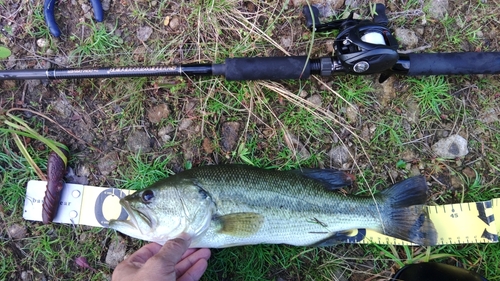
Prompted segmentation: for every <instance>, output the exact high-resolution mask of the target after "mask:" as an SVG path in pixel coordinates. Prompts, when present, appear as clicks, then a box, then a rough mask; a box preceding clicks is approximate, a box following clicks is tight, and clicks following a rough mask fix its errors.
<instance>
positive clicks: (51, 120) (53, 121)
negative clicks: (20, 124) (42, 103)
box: [7, 107, 102, 152]
mask: <svg viewBox="0 0 500 281" xmlns="http://www.w3.org/2000/svg"><path fill="white" fill-rule="evenodd" d="M16 110H18V111H27V112H30V113H33V114H36V115H38V116H40V117H42V118H45V119H46V120H48V121H50V122H52V123H53V124H55V125H57V126H58V127H59V128H61V129H62V130H63V131H64V132H65V133H67V134H68V135H70V136H72V137H73V138H75V139H77V140H79V141H81V142H83V143H85V144H86V145H88V146H89V147H91V148H92V149H95V150H96V151H98V152H102V151H101V150H100V149H99V148H97V147H95V146H93V145H92V144H90V143H88V142H86V141H84V140H83V139H81V138H79V137H77V136H76V135H75V134H73V132H71V131H69V130H68V129H66V128H64V127H63V126H61V125H60V124H59V123H57V122H56V121H55V120H53V119H52V118H50V117H48V116H47V115H45V114H42V113H40V112H36V111H34V110H31V109H27V108H19V107H14V108H11V109H9V110H7V113H10V112H11V111H16Z"/></svg>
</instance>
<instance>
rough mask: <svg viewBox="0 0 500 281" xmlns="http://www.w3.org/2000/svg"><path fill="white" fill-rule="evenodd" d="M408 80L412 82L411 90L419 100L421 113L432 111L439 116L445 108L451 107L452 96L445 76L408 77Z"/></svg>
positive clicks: (425, 113)
mask: <svg viewBox="0 0 500 281" xmlns="http://www.w3.org/2000/svg"><path fill="white" fill-rule="evenodd" d="M407 81H408V82H409V83H410V84H411V89H410V92H411V93H412V94H413V95H414V96H415V98H416V99H417V100H418V105H419V107H420V115H427V114H428V112H432V113H434V114H435V115H436V116H437V117H439V116H440V115H441V113H442V111H443V110H447V109H449V107H450V106H449V104H450V101H451V100H452V97H451V96H450V85H449V83H448V81H446V78H445V77H444V76H431V77H423V78H418V79H417V78H408V79H407Z"/></svg>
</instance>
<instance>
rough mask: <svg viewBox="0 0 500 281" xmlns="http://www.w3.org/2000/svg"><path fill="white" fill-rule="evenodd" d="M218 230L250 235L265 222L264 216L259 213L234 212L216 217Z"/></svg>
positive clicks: (232, 233) (241, 235)
mask: <svg viewBox="0 0 500 281" xmlns="http://www.w3.org/2000/svg"><path fill="white" fill-rule="evenodd" d="M215 220H216V222H217V224H218V227H219V229H218V232H220V233H224V234H227V235H232V236H239V237H245V236H250V235H252V234H254V233H256V232H257V231H259V229H260V227H261V226H262V224H263V223H264V216H262V215H261V214H258V213H234V214H227V215H223V216H219V217H217V218H215Z"/></svg>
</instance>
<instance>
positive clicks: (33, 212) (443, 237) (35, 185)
mask: <svg viewBox="0 0 500 281" xmlns="http://www.w3.org/2000/svg"><path fill="white" fill-rule="evenodd" d="M46 185H47V182H45V181H30V182H28V186H27V188H26V189H27V190H26V200H25V203H24V213H23V217H24V219H26V220H33V221H42V202H43V197H44V196H45V189H46ZM134 192H135V191H133V190H123V189H117V188H104V187H97V186H89V185H79V184H65V186H64V189H63V192H62V194H61V201H60V203H59V210H58V212H57V215H56V217H55V218H54V222H56V223H63V224H81V225H89V226H95V227H107V226H108V224H109V220H111V219H120V220H124V219H127V216H128V215H127V212H126V211H125V209H123V208H122V207H121V205H120V203H119V201H120V199H121V198H123V197H125V196H126V195H129V194H132V193H134ZM427 211H428V213H429V216H430V219H431V220H432V222H433V223H434V226H435V228H436V231H437V233H438V244H441V245H443V244H465V243H496V242H498V235H499V230H500V198H497V199H493V200H490V201H483V202H472V203H459V204H448V205H438V206H428V207H427ZM495 218H498V219H495ZM346 242H348V243H372V242H375V243H379V244H394V245H411V243H409V242H406V241H403V240H400V239H395V238H392V237H388V236H385V235H382V234H379V233H377V232H374V231H371V230H369V229H358V230H354V231H353V234H352V236H351V234H349V235H348V236H347V237H346Z"/></svg>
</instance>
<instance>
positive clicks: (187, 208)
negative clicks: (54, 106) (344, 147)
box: [110, 165, 436, 248]
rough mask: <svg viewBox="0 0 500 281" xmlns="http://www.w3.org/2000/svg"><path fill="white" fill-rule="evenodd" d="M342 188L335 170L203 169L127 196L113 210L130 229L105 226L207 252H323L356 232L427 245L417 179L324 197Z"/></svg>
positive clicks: (422, 192) (429, 237)
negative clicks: (260, 248) (119, 209)
mask: <svg viewBox="0 0 500 281" xmlns="http://www.w3.org/2000/svg"><path fill="white" fill-rule="evenodd" d="M337 183H338V185H337ZM350 183H351V181H350V179H349V177H348V176H346V175H345V174H344V173H342V172H338V171H335V170H319V169H306V170H294V171H276V170H265V169H258V168H254V167H249V166H245V165H220V166H204V167H199V168H194V169H191V170H187V171H184V172H182V173H179V174H177V175H175V176H171V177H169V178H167V179H164V180H161V181H159V182H157V183H155V184H153V185H152V186H151V187H149V188H147V189H145V190H143V191H140V192H137V193H135V194H133V195H129V196H127V197H126V198H124V199H123V200H122V201H121V203H122V204H123V205H124V207H125V208H126V210H127V212H129V214H130V217H131V219H130V221H126V222H123V221H112V222H111V223H110V227H111V228H114V229H117V230H118V231H122V232H124V233H125V234H128V235H131V236H133V237H137V238H140V239H145V240H150V241H155V242H159V243H164V242H165V241H166V240H168V239H172V238H175V237H176V236H178V235H179V234H180V233H181V232H187V233H189V234H191V235H192V236H193V237H194V239H193V243H192V245H191V246H192V247H210V248H223V247H231V246H238V245H249V244H261V243H267V244H282V243H284V244H289V245H297V246H301V245H331V244H334V243H338V242H339V239H341V238H340V237H342V235H341V234H342V233H346V232H348V231H350V230H353V229H357V228H369V229H374V230H376V231H379V232H382V233H386V234H391V235H393V236H394V237H397V238H404V239H406V240H409V241H412V242H416V243H418V244H425V245H428V244H433V243H435V236H436V234H435V230H434V229H433V226H432V222H430V220H429V219H428V216H427V215H426V214H425V213H424V211H423V210H424V208H423V206H421V204H423V203H424V202H425V199H426V191H427V186H426V183H425V179H423V178H422V177H420V178H410V179H408V180H406V181H404V182H402V183H400V184H397V185H395V186H394V187H392V188H390V189H388V190H386V191H384V192H381V193H379V194H377V195H375V196H374V197H359V196H352V195H344V194H342V193H340V192H335V191H332V189H338V188H339V186H340V185H348V184H350ZM145 197H147V198H145ZM144 199H151V200H144ZM413 205H416V207H415V206H414V207H411V206H413Z"/></svg>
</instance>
